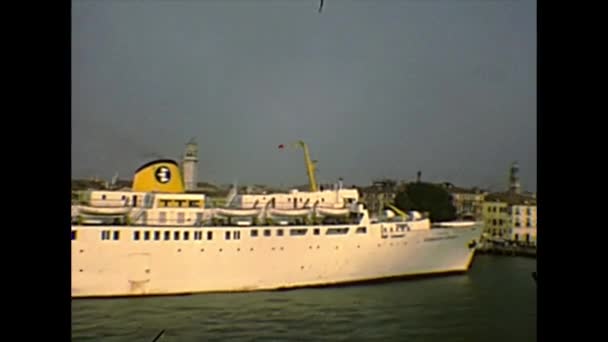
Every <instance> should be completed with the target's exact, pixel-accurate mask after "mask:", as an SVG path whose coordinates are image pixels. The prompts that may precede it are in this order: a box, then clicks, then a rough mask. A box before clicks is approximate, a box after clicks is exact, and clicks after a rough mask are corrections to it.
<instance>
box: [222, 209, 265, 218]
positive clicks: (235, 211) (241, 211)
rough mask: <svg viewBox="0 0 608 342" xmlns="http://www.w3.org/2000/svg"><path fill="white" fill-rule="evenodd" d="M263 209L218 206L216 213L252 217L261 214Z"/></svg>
mask: <svg viewBox="0 0 608 342" xmlns="http://www.w3.org/2000/svg"><path fill="white" fill-rule="evenodd" d="M261 210H262V209H259V208H253V209H236V208H235V209H232V208H217V209H216V211H215V213H216V214H217V215H221V216H226V217H251V216H257V215H259V214H260V211H261Z"/></svg>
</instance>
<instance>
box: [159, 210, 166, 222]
mask: <svg viewBox="0 0 608 342" xmlns="http://www.w3.org/2000/svg"><path fill="white" fill-rule="evenodd" d="M158 222H159V223H165V222H167V213H166V212H164V211H161V212H160V213H158Z"/></svg>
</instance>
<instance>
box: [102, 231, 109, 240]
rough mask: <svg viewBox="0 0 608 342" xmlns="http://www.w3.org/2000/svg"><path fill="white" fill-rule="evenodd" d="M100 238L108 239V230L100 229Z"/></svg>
mask: <svg viewBox="0 0 608 342" xmlns="http://www.w3.org/2000/svg"><path fill="white" fill-rule="evenodd" d="M101 239H102V240H110V232H109V231H107V230H102V231H101Z"/></svg>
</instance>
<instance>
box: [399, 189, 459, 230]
mask: <svg viewBox="0 0 608 342" xmlns="http://www.w3.org/2000/svg"><path fill="white" fill-rule="evenodd" d="M395 206H396V207H397V208H399V209H401V210H404V211H408V210H416V211H420V212H429V214H430V219H431V221H434V222H438V221H449V220H453V219H455V218H456V208H455V207H454V206H453V205H452V201H451V200H450V194H449V193H448V192H447V191H446V190H445V189H443V188H442V187H440V186H438V185H434V184H430V183H413V184H409V185H408V186H407V188H406V189H405V191H401V192H399V193H397V196H396V197H395Z"/></svg>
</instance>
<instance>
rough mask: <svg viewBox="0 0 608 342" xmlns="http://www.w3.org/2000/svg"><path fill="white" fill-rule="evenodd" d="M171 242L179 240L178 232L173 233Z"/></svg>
mask: <svg viewBox="0 0 608 342" xmlns="http://www.w3.org/2000/svg"><path fill="white" fill-rule="evenodd" d="M173 240H179V232H173Z"/></svg>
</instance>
